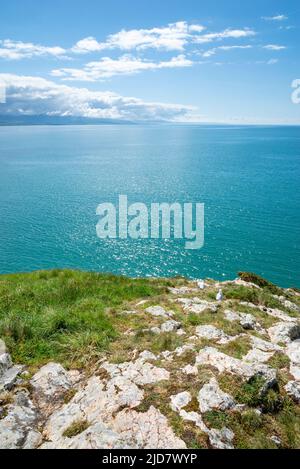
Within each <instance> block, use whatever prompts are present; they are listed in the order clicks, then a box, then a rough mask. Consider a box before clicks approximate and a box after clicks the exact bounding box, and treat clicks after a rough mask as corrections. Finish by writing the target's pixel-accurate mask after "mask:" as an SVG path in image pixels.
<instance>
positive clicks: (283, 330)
mask: <svg viewBox="0 0 300 469" xmlns="http://www.w3.org/2000/svg"><path fill="white" fill-rule="evenodd" d="M268 334H269V336H270V339H271V342H274V343H275V344H277V343H279V342H283V343H286V344H287V343H289V342H291V341H292V340H295V339H298V338H299V337H300V324H297V323H294V322H280V323H278V324H276V325H275V326H272V327H270V328H269V329H268Z"/></svg>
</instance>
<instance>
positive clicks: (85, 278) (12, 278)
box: [0, 270, 169, 367]
mask: <svg viewBox="0 0 300 469" xmlns="http://www.w3.org/2000/svg"><path fill="white" fill-rule="evenodd" d="M168 283H169V281H167V280H165V281H164V280H160V281H155V280H151V279H149V280H144V279H138V280H133V279H127V278H123V277H116V276H113V275H103V274H97V273H87V272H77V271H68V270H53V271H43V272H35V273H31V274H14V275H2V276H0V336H1V337H3V339H4V340H5V342H6V344H7V346H8V348H9V350H10V353H11V354H12V358H13V360H14V362H16V363H17V362H19V363H22V364H26V365H40V364H43V363H46V362H49V361H50V360H54V361H59V362H61V363H62V364H63V365H65V366H78V367H80V366H85V365H87V364H88V363H89V364H90V362H91V361H96V360H97V358H99V356H101V353H102V352H103V351H104V350H107V349H108V347H109V344H110V343H111V342H112V341H114V340H115V339H116V338H117V336H118V325H119V322H118V319H117V317H116V311H117V310H118V309H120V308H121V307H122V305H126V304H128V303H130V302H132V301H134V300H139V299H144V298H146V299H147V298H151V297H153V296H155V295H159V294H161V293H162V292H164V291H165V290H166V286H167V285H168ZM86 360H88V363H87V362H86Z"/></svg>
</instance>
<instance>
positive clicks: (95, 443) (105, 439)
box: [40, 422, 132, 450]
mask: <svg viewBox="0 0 300 469" xmlns="http://www.w3.org/2000/svg"><path fill="white" fill-rule="evenodd" d="M40 449H101V450H104V449H122V450H124V449H132V448H131V447H130V446H129V445H128V443H127V441H126V440H124V439H123V438H122V437H121V436H120V435H118V434H117V433H116V432H114V431H112V430H111V429H109V428H108V427H107V426H106V425H104V424H103V423H102V422H99V423H95V424H94V425H91V426H90V427H89V428H88V429H87V430H85V431H84V432H82V433H80V434H79V435H76V436H74V437H73V438H66V437H61V438H59V439H58V440H56V441H52V442H47V443H44V444H43V445H42V446H41V447H40Z"/></svg>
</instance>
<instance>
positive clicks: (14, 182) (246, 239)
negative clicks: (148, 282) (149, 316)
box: [0, 125, 300, 287]
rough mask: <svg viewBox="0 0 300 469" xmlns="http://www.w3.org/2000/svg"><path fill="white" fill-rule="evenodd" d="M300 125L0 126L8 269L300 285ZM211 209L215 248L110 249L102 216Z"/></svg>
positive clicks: (209, 237)
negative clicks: (103, 206) (130, 208)
mask: <svg viewBox="0 0 300 469" xmlns="http://www.w3.org/2000/svg"><path fill="white" fill-rule="evenodd" d="M299 183H300V128H299V127H298V128H297V127H217V126H209V127H205V126H176V125H164V126H154V125H153V126H65V127H50V126H49V127H38V126H37V127H0V225H1V229H0V272H1V273H10V272H19V271H22V272H23V271H32V270H36V269H49V268H56V267H58V268H62V267H68V268H78V269H84V270H94V271H101V272H114V273H119V274H126V275H130V276H134V277H136V276H142V275H143V276H174V275H178V274H180V275H185V276H188V277H193V278H201V277H212V278H216V279H224V278H234V277H235V275H236V273H237V272H238V271H239V270H247V271H254V272H256V273H258V274H261V275H263V276H265V277H267V278H269V279H270V280H272V281H274V282H277V283H278V284H280V285H282V286H292V285H293V286H298V287H299V286H300V268H299V266H300V249H299V242H300V197H299ZM119 194H127V195H128V198H129V202H130V203H131V202H144V203H146V204H150V203H151V202H169V203H172V202H175V201H177V202H203V203H205V246H204V248H203V249H201V250H199V251H187V250H185V248H184V241H178V240H177V241H175V240H168V241H163V240H158V241H151V240H149V241H148V240H139V241H132V240H106V241H103V240H100V239H98V238H97V236H96V224H97V221H98V217H97V216H96V207H97V205H98V204H100V203H102V202H107V201H108V202H113V203H116V202H117V200H118V195H119Z"/></svg>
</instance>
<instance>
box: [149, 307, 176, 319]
mask: <svg viewBox="0 0 300 469" xmlns="http://www.w3.org/2000/svg"><path fill="white" fill-rule="evenodd" d="M145 312H146V313H149V314H151V315H152V316H155V317H163V318H171V317H172V316H173V315H174V313H173V311H166V310H165V309H164V308H163V307H162V306H150V308H147V309H145Z"/></svg>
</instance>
